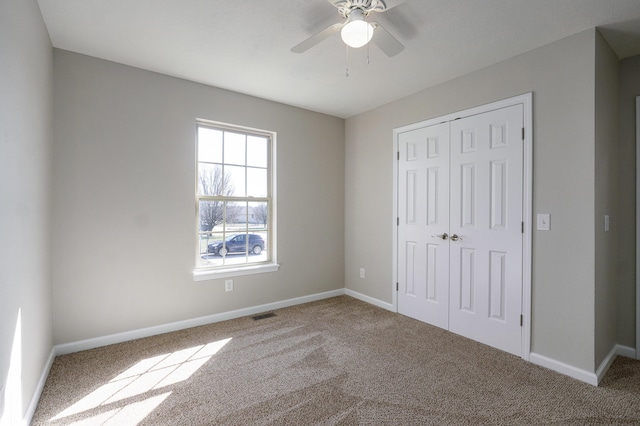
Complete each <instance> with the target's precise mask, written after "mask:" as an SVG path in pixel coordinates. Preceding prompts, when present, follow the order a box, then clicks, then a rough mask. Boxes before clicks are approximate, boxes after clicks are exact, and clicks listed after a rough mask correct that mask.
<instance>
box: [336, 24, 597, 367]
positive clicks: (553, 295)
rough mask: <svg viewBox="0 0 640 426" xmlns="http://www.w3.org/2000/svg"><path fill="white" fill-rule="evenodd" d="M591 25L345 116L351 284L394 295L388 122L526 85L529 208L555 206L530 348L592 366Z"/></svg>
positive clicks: (542, 243) (540, 237)
mask: <svg viewBox="0 0 640 426" xmlns="http://www.w3.org/2000/svg"><path fill="white" fill-rule="evenodd" d="M596 34H597V32H596V30H589V31H585V32H582V33H580V34H576V35H574V36H571V37H568V38H566V39H563V40H560V41H558V42H555V43H553V44H550V45H547V46H544V47H541V48H539V49H536V50H533V51H531V52H528V53H525V54H523V55H520V56H517V57H515V58H512V59H509V60H507V61H504V62H502V63H499V64H496V65H493V66H491V67H488V68H485V69H482V70H479V71H477V72H474V73H471V74H469V75H466V76H464V77H461V78H457V79H454V80H452V81H449V82H447V83H444V84H442V85H439V86H436V87H433V88H430V89H427V90H425V91H422V92H419V93H417V94H415V95H412V96H409V97H406V98H404V99H401V100H399V101H397V102H394V103H391V104H388V105H385V106H382V107H380V108H376V109H374V110H372V111H369V112H367V113H364V114H361V115H358V116H356V117H353V118H350V119H348V120H347V124H346V175H345V178H346V187H345V195H346V205H345V230H346V232H345V259H346V263H345V268H346V269H345V282H346V287H347V288H348V289H351V290H354V291H357V292H360V293H363V294H365V295H368V296H370V297H373V298H376V299H379V300H382V301H385V302H389V303H391V301H392V282H393V277H392V276H391V275H392V273H391V269H392V258H391V257H392V247H391V241H392V226H393V221H394V218H393V217H392V209H393V199H392V194H393V190H392V182H393V177H392V170H393V161H394V153H393V143H392V139H393V138H392V131H393V129H394V128H395V127H399V126H402V125H405V124H409V123H412V122H418V121H422V120H426V119H429V118H434V117H438V116H441V115H444V114H447V113H451V112H455V111H459V110H463V109H465V108H469V107H473V106H476V105H481V104H484V103H488V102H492V101H496V100H499V99H504V98H507V97H511V96H515V95H519V94H522V93H526V92H531V91H532V92H533V96H534V98H533V102H534V111H533V120H534V128H533V136H534V146H533V150H534V153H533V155H534V159H533V160H534V170H533V175H534V193H533V204H534V205H533V212H534V214H535V213H550V214H551V231H549V232H535V231H534V234H533V264H532V270H533V277H532V279H533V281H532V286H533V294H532V305H533V306H532V351H533V352H536V353H538V354H540V355H544V356H547V357H550V358H552V359H554V360H558V361H561V362H564V363H567V364H569V365H572V366H575V367H577V368H580V369H583V370H586V371H590V372H593V371H594V364H595V354H594V346H595V329H594V328H595V327H594V324H595V318H594V315H595V309H594V304H595V301H594V298H595V282H594V280H595V278H594V277H595V266H594V260H595V235H594V223H595V216H594V214H595V213H594V212H595V209H594V204H595V190H594V187H595V177H594V176H595V172H594V170H595V169H594V163H595V137H594V128H595V123H594V116H595V106H594V103H595V83H594V80H595V76H594V69H595V43H596V42H595V39H596ZM434 59H435V58H434ZM531 225H532V224H529V226H531ZM365 241H366V249H363V242H365ZM360 267H365V268H366V269H367V274H366V276H367V278H366V279H360V278H359V277H358V270H359V268H360Z"/></svg>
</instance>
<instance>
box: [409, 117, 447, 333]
mask: <svg viewBox="0 0 640 426" xmlns="http://www.w3.org/2000/svg"><path fill="white" fill-rule="evenodd" d="M398 148H399V151H400V160H399V167H398V217H399V225H398V283H399V285H398V312H399V313H401V314H404V315H407V316H410V317H412V318H416V319H419V320H421V321H424V322H427V323H429V324H433V325H436V326H438V327H442V328H447V327H448V310H449V245H448V240H443V239H442V238H439V237H438V235H443V234H444V233H446V232H448V230H449V198H448V196H449V125H448V124H446V123H445V124H439V125H435V126H430V127H426V128H421V129H417V130H414V131H410V132H405V133H402V134H400V135H399V139H398Z"/></svg>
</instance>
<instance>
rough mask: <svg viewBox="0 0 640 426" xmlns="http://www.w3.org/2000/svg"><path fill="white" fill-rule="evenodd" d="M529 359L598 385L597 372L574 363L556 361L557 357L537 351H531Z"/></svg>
mask: <svg viewBox="0 0 640 426" xmlns="http://www.w3.org/2000/svg"><path fill="white" fill-rule="evenodd" d="M529 361H530V362H531V363H532V364H536V365H539V366H541V367H544V368H548V369H549V370H553V371H555V372H557V373H560V374H564V375H565V376H569V377H572V378H574V379H576V380H580V381H581V382H585V383H588V384H590V385H593V386H598V377H597V376H596V374H595V373H591V372H589V371H586V370H582V369H580V368H577V367H574V366H572V365H569V364H565V363H564V362H560V361H556V360H555V359H552V358H549V357H546V356H544V355H540V354H537V353H535V352H531V354H530V356H529Z"/></svg>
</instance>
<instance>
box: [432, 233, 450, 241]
mask: <svg viewBox="0 0 640 426" xmlns="http://www.w3.org/2000/svg"><path fill="white" fill-rule="evenodd" d="M432 237H433V238H440V239H443V240H446V239H447V238H449V235H447V233H446V232H445V233H444V234H441V235H432Z"/></svg>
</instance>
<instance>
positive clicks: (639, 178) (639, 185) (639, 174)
mask: <svg viewBox="0 0 640 426" xmlns="http://www.w3.org/2000/svg"><path fill="white" fill-rule="evenodd" d="M639 167H640V96H636V359H640V169H639Z"/></svg>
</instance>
